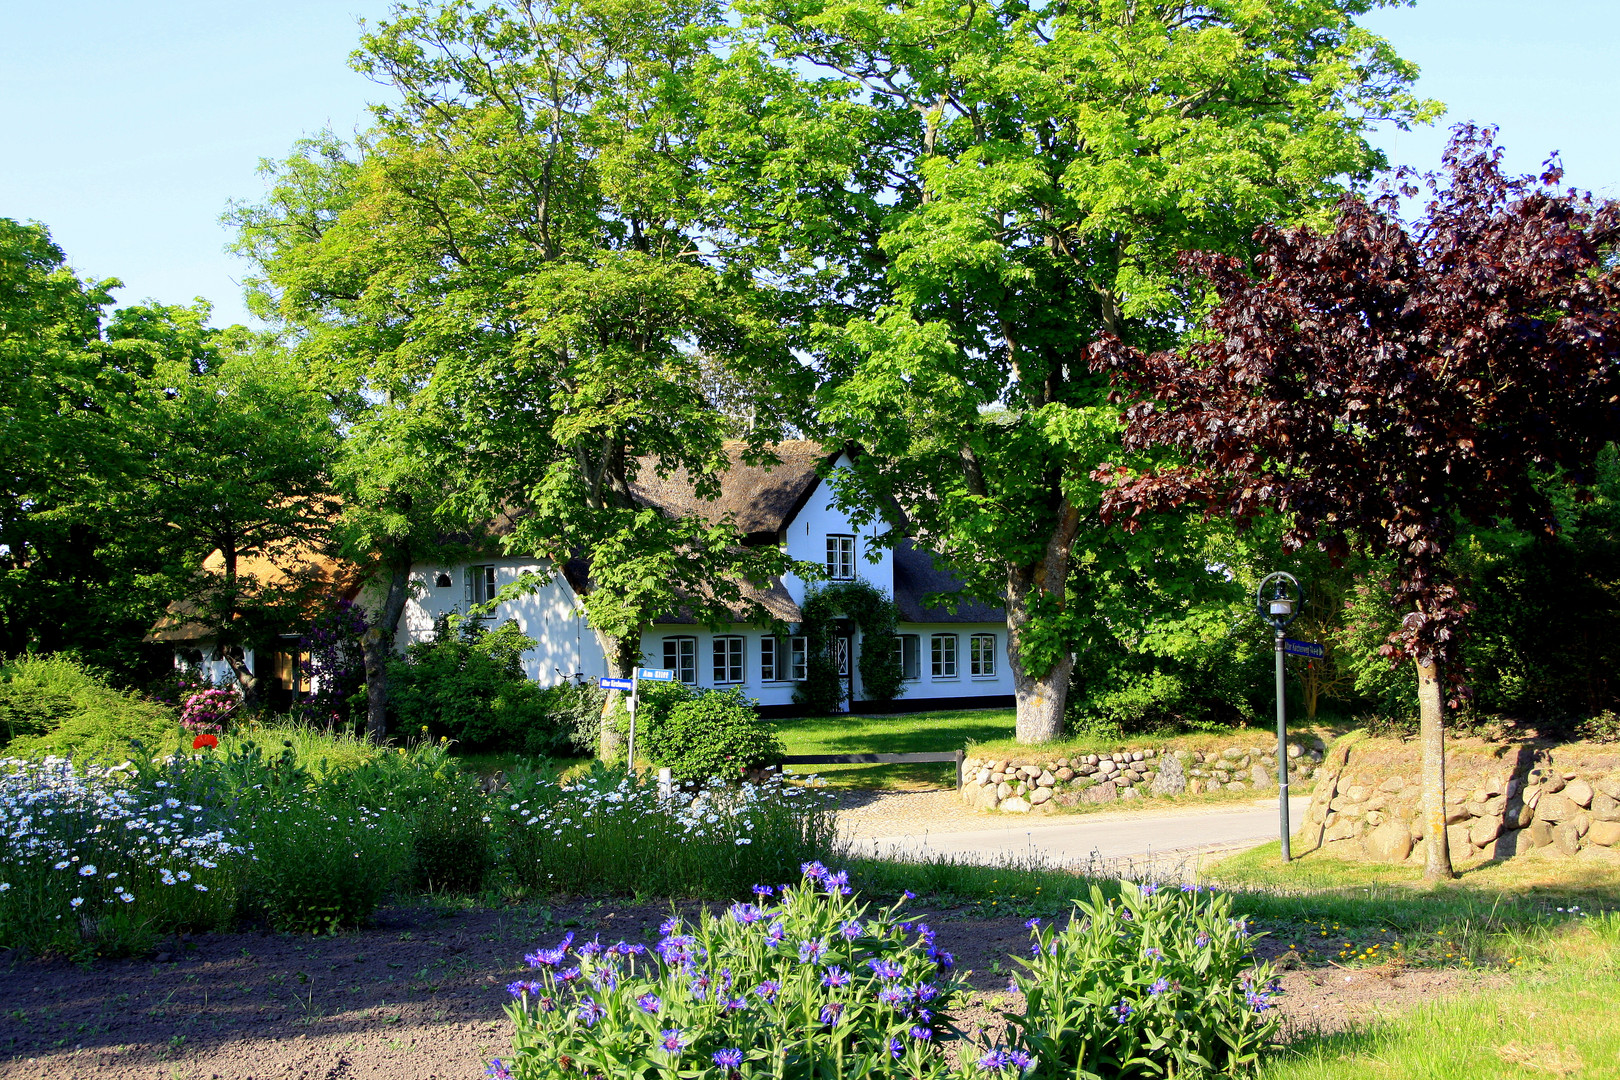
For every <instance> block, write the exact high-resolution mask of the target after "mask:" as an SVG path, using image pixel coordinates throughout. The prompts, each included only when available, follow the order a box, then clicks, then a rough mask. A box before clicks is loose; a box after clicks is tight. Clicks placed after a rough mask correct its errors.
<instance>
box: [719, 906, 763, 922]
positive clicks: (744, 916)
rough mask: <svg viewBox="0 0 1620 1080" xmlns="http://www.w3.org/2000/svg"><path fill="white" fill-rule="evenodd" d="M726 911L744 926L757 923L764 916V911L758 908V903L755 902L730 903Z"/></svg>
mask: <svg viewBox="0 0 1620 1080" xmlns="http://www.w3.org/2000/svg"><path fill="white" fill-rule="evenodd" d="M728 913H729V914H730V915H731V917H732V918H733V919H734V920H736V921H737V922H740V923H742V924H743V925H744V926H747V925H749V924H750V923H757V922H759V920H761V919H763V918H764V917H765V913H764V912H763V911H761V910H759V907H758V905H755V904H732V905H731V907H730V909H729V911H728Z"/></svg>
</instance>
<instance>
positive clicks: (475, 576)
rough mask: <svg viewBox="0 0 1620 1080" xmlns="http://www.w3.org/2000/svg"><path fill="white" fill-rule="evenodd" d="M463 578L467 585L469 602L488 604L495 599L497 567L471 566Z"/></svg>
mask: <svg viewBox="0 0 1620 1080" xmlns="http://www.w3.org/2000/svg"><path fill="white" fill-rule="evenodd" d="M463 580H464V581H465V583H466V586H467V603H469V604H487V603H489V602H490V601H491V600H494V599H495V567H493V566H469V567H467V572H466V574H465V575H464V579H463Z"/></svg>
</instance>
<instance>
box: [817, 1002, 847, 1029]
mask: <svg viewBox="0 0 1620 1080" xmlns="http://www.w3.org/2000/svg"><path fill="white" fill-rule="evenodd" d="M842 1015H844V1003H843V1002H842V1001H829V1002H827V1004H825V1005H823V1006H822V1007H821V1022H822V1023H823V1024H836V1023H838V1018H839V1017H840V1016H842Z"/></svg>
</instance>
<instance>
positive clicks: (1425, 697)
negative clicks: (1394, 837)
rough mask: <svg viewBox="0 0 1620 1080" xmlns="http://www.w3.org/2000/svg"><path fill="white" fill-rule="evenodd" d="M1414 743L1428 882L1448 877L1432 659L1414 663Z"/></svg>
mask: <svg viewBox="0 0 1620 1080" xmlns="http://www.w3.org/2000/svg"><path fill="white" fill-rule="evenodd" d="M1417 669H1418V742H1419V743H1420V744H1421V745H1422V748H1423V836H1424V843H1425V845H1426V847H1425V851H1426V854H1427V858H1426V860H1425V862H1424V866H1423V876H1424V878H1425V879H1426V880H1429V881H1441V880H1449V879H1450V878H1452V877H1453V876H1454V875H1453V873H1452V870H1451V850H1450V847H1449V846H1448V845H1447V843H1446V741H1445V736H1446V730H1445V714H1444V712H1443V711H1442V706H1443V699H1442V696H1441V693H1440V669H1439V667H1438V665H1436V664H1434V663H1433V662H1428V663H1425V662H1424V661H1422V660H1419V661H1418V662H1417Z"/></svg>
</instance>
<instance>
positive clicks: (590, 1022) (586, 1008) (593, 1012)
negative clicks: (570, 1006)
mask: <svg viewBox="0 0 1620 1080" xmlns="http://www.w3.org/2000/svg"><path fill="white" fill-rule="evenodd" d="M606 1015H607V1010H606V1009H604V1008H603V1007H602V1006H600V1005H598V1004H597V1003H596V1002H594V1001H592V1000H591V999H590V998H581V999H580V1002H579V1019H580V1021H581V1022H582V1023H584V1025H585V1026H586V1027H592V1026H594V1025H595V1024H596V1022H597V1021H598V1020H600V1019H602V1017H604V1016H606Z"/></svg>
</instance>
